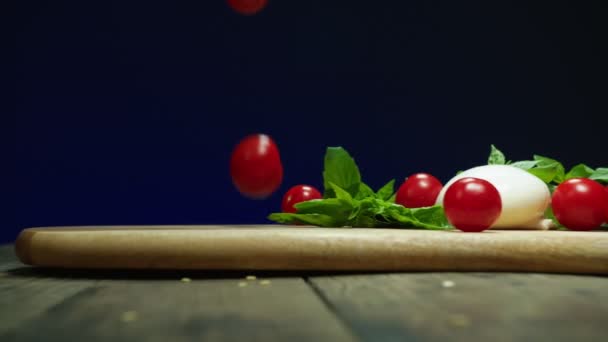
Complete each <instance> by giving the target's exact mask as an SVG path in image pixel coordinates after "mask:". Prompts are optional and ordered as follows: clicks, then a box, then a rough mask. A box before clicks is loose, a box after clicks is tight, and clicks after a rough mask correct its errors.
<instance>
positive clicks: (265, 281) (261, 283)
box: [260, 279, 270, 286]
mask: <svg viewBox="0 0 608 342" xmlns="http://www.w3.org/2000/svg"><path fill="white" fill-rule="evenodd" d="M260 285H264V286H265V285H270V280H268V279H264V280H260Z"/></svg>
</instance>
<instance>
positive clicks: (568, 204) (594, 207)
mask: <svg viewBox="0 0 608 342" xmlns="http://www.w3.org/2000/svg"><path fill="white" fill-rule="evenodd" d="M551 206H552V207H553V213H554V214H555V218H556V219H557V221H559V223H561V224H563V225H564V226H566V228H568V229H571V230H591V229H594V228H598V227H599V226H600V225H601V224H602V222H604V220H605V215H606V190H605V189H604V187H603V186H602V185H601V184H600V183H598V182H596V181H594V180H591V179H588V178H571V179H568V180H566V181H564V182H563V183H561V184H560V185H558V186H557V188H555V191H554V192H553V196H552V197H551Z"/></svg>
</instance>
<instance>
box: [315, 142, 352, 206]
mask: <svg viewBox="0 0 608 342" xmlns="http://www.w3.org/2000/svg"><path fill="white" fill-rule="evenodd" d="M330 182H332V183H334V184H336V185H337V186H339V187H340V188H342V189H344V190H346V191H347V192H348V193H349V194H350V195H351V196H356V195H357V193H358V192H359V188H360V185H361V174H360V173H359V167H357V164H356V163H355V160H354V159H353V158H352V157H351V156H350V154H348V152H347V151H346V150H345V149H343V148H342V147H328V148H327V151H326V153H325V163H324V170H323V185H324V186H325V193H324V197H325V198H331V197H335V196H336V194H335V191H334V189H332V188H331V186H330V185H329V183H330Z"/></svg>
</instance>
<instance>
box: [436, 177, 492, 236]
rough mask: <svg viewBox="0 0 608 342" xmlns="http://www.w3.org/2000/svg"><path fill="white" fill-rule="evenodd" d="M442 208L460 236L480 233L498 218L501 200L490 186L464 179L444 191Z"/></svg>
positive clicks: (479, 181) (490, 184) (473, 179)
mask: <svg viewBox="0 0 608 342" xmlns="http://www.w3.org/2000/svg"><path fill="white" fill-rule="evenodd" d="M443 207H444V210H445V215H446V217H447V218H448V221H450V223H451V224H452V225H453V226H454V227H456V228H458V229H459V230H462V231H464V232H482V231H484V230H486V229H488V228H490V226H492V224H493V223H494V222H496V220H497V219H498V217H499V216H500V213H501V211H502V200H501V198H500V193H499V192H498V190H496V187H494V185H492V183H490V182H488V181H486V180H483V179H480V178H474V177H467V178H462V179H459V180H458V181H456V182H454V183H453V184H452V185H450V187H449V188H448V189H447V190H446V192H445V195H444V198H443Z"/></svg>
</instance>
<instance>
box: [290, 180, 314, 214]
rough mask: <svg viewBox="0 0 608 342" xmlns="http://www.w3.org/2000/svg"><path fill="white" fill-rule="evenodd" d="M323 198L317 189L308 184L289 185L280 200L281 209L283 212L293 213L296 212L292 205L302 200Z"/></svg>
mask: <svg viewBox="0 0 608 342" xmlns="http://www.w3.org/2000/svg"><path fill="white" fill-rule="evenodd" d="M320 198H323V195H322V194H321V192H320V191H319V190H317V189H316V188H315V187H313V186H310V185H305V184H301V185H296V186H293V187H291V188H290V189H289V190H287V192H286V193H285V195H283V200H282V201H281V210H282V211H283V212H284V213H295V212H297V210H296V208H294V205H295V204H297V203H300V202H304V201H310V200H313V199H320Z"/></svg>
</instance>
